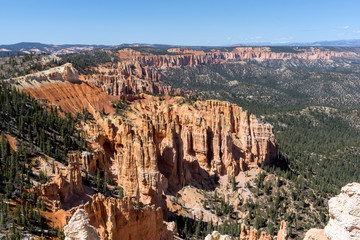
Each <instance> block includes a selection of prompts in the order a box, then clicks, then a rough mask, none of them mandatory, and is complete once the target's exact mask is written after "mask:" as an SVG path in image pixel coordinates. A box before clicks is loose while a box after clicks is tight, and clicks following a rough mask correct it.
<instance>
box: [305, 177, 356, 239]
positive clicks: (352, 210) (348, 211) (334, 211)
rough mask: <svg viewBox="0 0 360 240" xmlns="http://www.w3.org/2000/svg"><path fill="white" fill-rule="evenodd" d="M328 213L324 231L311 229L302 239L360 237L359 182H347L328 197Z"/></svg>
mask: <svg viewBox="0 0 360 240" xmlns="http://www.w3.org/2000/svg"><path fill="white" fill-rule="evenodd" d="M329 213H330V220H329V223H328V224H327V225H326V227H325V231H324V230H318V229H311V230H309V232H308V233H307V234H306V236H305V238H304V240H311V239H329V240H342V239H347V240H355V239H360V228H359V226H360V184H359V183H349V184H348V185H346V186H344V187H343V188H342V189H341V193H340V194H339V195H338V196H336V197H334V198H332V199H330V201H329ZM324 233H325V234H324Z"/></svg>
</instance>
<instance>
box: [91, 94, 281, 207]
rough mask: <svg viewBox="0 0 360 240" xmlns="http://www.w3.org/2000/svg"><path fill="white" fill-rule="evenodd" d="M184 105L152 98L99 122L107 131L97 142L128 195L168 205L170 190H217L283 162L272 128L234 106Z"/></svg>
mask: <svg viewBox="0 0 360 240" xmlns="http://www.w3.org/2000/svg"><path fill="white" fill-rule="evenodd" d="M184 101H185V100H184V98H181V97H175V98H171V99H169V100H164V101H160V100H157V98H155V97H149V96H147V98H145V99H143V100H141V101H140V100H138V101H135V102H133V103H132V104H131V105H130V109H129V110H128V111H127V112H126V113H125V114H124V115H123V116H113V117H108V118H104V119H98V123H99V125H101V126H102V127H103V129H105V130H103V131H100V132H98V135H97V136H95V137H94V138H97V139H98V142H99V143H100V144H103V145H104V148H107V149H109V150H110V151H112V153H111V154H112V155H113V156H114V159H115V164H116V166H117V174H118V184H119V185H121V186H122V187H123V188H124V190H125V193H126V195H127V196H130V197H134V198H140V201H141V202H143V203H153V204H155V205H157V206H164V205H163V204H164V201H163V198H162V197H163V196H162V194H163V193H164V192H165V191H170V192H176V191H177V190H179V189H180V188H181V187H182V186H183V185H184V184H193V185H197V186H199V187H211V185H213V184H214V183H213V182H211V179H213V177H214V176H219V175H226V174H227V175H229V176H234V175H237V174H238V173H239V172H240V171H245V170H247V169H249V168H257V167H259V166H261V165H262V164H269V163H271V161H274V160H275V159H276V158H277V145H276V142H275V138H274V134H273V129H272V126H271V125H270V124H264V123H260V122H258V121H257V119H256V117H255V116H254V115H248V113H247V112H246V111H243V110H242V109H241V108H240V107H238V106H237V105H235V104H230V103H228V102H221V101H215V100H208V101H203V102H202V101H199V102H196V103H194V104H193V105H190V104H188V103H186V102H184ZM105 145H107V146H105ZM108 146H112V147H111V148H112V149H110V148H109V147H108Z"/></svg>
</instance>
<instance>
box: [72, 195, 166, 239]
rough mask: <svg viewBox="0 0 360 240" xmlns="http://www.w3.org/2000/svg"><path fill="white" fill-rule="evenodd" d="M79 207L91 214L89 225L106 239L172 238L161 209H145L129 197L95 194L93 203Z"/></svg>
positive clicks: (150, 207) (145, 207) (149, 207)
mask: <svg viewBox="0 0 360 240" xmlns="http://www.w3.org/2000/svg"><path fill="white" fill-rule="evenodd" d="M79 208H82V209H84V210H85V211H86V212H87V213H88V214H89V218H90V224H91V225H93V226H94V227H95V228H96V230H97V232H98V233H99V236H100V238H101V239H103V240H111V239H122V240H133V239H138V240H147V239H164V240H165V239H172V234H168V230H167V226H166V224H164V223H163V215H162V211H161V209H160V208H157V209H155V207H154V206H143V205H142V204H141V203H136V202H133V201H131V199H129V198H127V197H125V198H124V199H115V198H105V197H104V196H103V195H101V194H96V195H94V196H93V197H92V202H91V203H89V202H88V203H86V204H85V205H82V206H80V207H79ZM75 210H76V209H73V210H72V211H75ZM77 211H78V210H77Z"/></svg>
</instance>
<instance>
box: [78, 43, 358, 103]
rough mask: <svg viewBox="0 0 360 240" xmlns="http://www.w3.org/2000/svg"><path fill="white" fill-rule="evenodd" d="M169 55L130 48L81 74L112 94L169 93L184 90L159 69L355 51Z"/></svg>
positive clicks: (180, 52) (173, 52)
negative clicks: (113, 60)
mask: <svg viewBox="0 0 360 240" xmlns="http://www.w3.org/2000/svg"><path fill="white" fill-rule="evenodd" d="M168 53H169V54H162V55H155V54H150V53H142V52H138V51H135V50H133V49H123V50H119V51H118V52H116V53H115V55H116V56H118V57H119V58H120V61H119V62H116V63H106V64H102V65H100V66H98V67H96V68H95V69H96V70H97V71H98V72H99V73H98V74H93V75H86V76H81V79H83V80H86V81H89V82H91V83H94V84H96V85H97V86H99V87H101V88H102V89H103V90H104V91H105V92H107V93H108V94H111V95H115V96H118V95H124V94H136V93H142V92H150V93H153V94H161V95H164V94H166V95H169V94H177V93H183V91H182V90H180V89H175V88H172V87H169V86H164V85H161V84H160V82H159V81H160V80H161V75H160V74H159V72H158V70H159V69H166V68H178V67H185V66H197V65H204V64H225V63H230V62H231V63H232V62H241V61H243V60H255V61H263V60H267V59H282V60H287V59H293V58H296V59H303V60H310V61H311V60H330V59H331V58H334V57H352V56H354V54H355V53H350V52H336V51H330V50H320V49H317V48H309V49H306V50H299V51H298V52H297V51H293V52H272V51H271V49H270V48H269V47H237V48H234V49H233V50H232V51H229V52H225V51H223V52H222V51H220V50H215V49H212V50H211V51H209V52H204V51H196V50H191V49H186V48H173V49H169V50H168Z"/></svg>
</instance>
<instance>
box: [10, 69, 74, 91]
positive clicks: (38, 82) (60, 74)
mask: <svg viewBox="0 0 360 240" xmlns="http://www.w3.org/2000/svg"><path fill="white" fill-rule="evenodd" d="M5 81H6V82H8V83H10V84H13V85H14V86H15V87H17V88H19V89H24V88H29V87H40V86H42V85H45V84H48V83H52V82H65V81H67V82H72V83H78V82H79V73H78V71H77V70H76V69H75V68H73V66H72V64H71V63H66V64H64V65H62V66H59V67H54V68H51V69H48V70H44V71H41V72H36V73H31V74H28V75H25V76H21V77H17V78H10V79H7V80H5Z"/></svg>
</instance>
